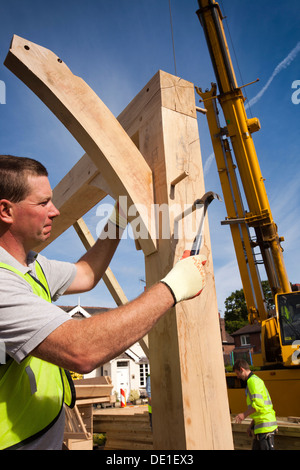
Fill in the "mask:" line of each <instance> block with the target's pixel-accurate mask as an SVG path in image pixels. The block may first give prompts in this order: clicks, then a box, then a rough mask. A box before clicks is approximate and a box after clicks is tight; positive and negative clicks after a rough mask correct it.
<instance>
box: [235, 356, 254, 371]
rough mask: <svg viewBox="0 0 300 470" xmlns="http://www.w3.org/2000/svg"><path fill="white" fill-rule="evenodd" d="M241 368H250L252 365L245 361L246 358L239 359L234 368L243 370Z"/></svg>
mask: <svg viewBox="0 0 300 470" xmlns="http://www.w3.org/2000/svg"><path fill="white" fill-rule="evenodd" d="M241 369H245V370H250V366H249V364H248V362H247V361H245V359H237V360H236V361H235V363H234V364H233V370H241Z"/></svg>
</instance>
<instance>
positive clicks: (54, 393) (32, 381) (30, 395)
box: [0, 261, 76, 450]
mask: <svg viewBox="0 0 300 470" xmlns="http://www.w3.org/2000/svg"><path fill="white" fill-rule="evenodd" d="M0 268H3V269H7V270H9V271H12V272H15V273H16V274H18V275H19V276H21V277H22V278H23V279H25V280H26V281H27V282H28V283H29V284H30V285H31V287H32V290H33V292H34V294H36V295H38V296H39V297H41V298H43V299H45V300H46V301H48V302H51V295H50V291H49V287H48V283H47V280H46V278H45V275H44V273H43V270H42V268H41V266H40V265H39V263H38V262H37V261H36V262H35V269H36V274H37V278H38V279H35V278H33V277H32V276H31V275H30V274H29V273H26V274H23V273H21V272H20V271H18V270H17V269H15V268H13V267H12V266H9V265H7V264H4V263H0ZM75 400H76V397H75V387H74V385H73V382H72V378H71V376H70V373H69V372H68V371H65V370H63V369H61V368H60V367H58V366H55V365H53V364H50V363H48V362H46V361H43V360H41V359H38V358H36V357H32V356H27V357H26V358H25V359H24V360H23V361H22V362H21V363H20V364H18V363H17V362H16V361H15V360H13V359H12V358H10V359H9V360H8V361H7V363H6V364H4V365H1V366H0V449H1V450H3V449H16V448H18V447H19V446H21V445H24V444H27V443H28V442H30V441H32V440H34V439H36V438H38V437H39V436H41V435H42V434H43V433H45V432H46V431H47V430H48V429H50V428H51V426H53V424H54V423H55V422H56V420H57V419H58V417H59V415H60V412H61V411H62V408H63V406H64V403H66V404H67V405H68V406H69V407H71V408H72V407H73V406H74V405H75Z"/></svg>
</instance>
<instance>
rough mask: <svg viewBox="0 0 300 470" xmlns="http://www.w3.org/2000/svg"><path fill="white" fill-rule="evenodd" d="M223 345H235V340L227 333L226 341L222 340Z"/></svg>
mask: <svg viewBox="0 0 300 470" xmlns="http://www.w3.org/2000/svg"><path fill="white" fill-rule="evenodd" d="M222 343H223V344H234V339H233V337H232V335H230V334H229V333H227V331H225V339H223V340H222Z"/></svg>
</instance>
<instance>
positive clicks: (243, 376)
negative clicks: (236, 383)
mask: <svg viewBox="0 0 300 470" xmlns="http://www.w3.org/2000/svg"><path fill="white" fill-rule="evenodd" d="M235 373H236V376H237V378H238V379H241V380H246V379H247V377H248V373H247V371H246V370H245V369H243V368H242V367H241V368H240V369H239V370H236V371H235Z"/></svg>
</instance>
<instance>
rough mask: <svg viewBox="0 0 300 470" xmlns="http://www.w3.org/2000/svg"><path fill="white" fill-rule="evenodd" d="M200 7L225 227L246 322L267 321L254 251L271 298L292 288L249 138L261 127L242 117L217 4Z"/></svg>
mask: <svg viewBox="0 0 300 470" xmlns="http://www.w3.org/2000/svg"><path fill="white" fill-rule="evenodd" d="M198 3H199V10H198V11H197V14H198V17H199V19H200V22H201V24H202V26H203V29H204V33H205V37H206V41H207V44H208V48H209V52H210V56H211V61H212V64H213V67H214V72H215V75H216V80H217V85H218V90H219V94H218V96H217V87H216V85H214V84H213V85H212V88H211V90H210V91H206V92H202V90H201V89H199V88H196V89H197V92H198V93H199V95H200V96H201V98H202V100H203V102H204V103H205V107H206V109H207V114H206V115H207V119H208V124H209V128H210V134H211V138H212V143H213V148H214V152H215V157H216V162H217V166H218V171H219V175H220V180H221V185H222V189H223V194H224V200H225V204H226V210H227V214H228V215H227V221H226V223H228V224H229V225H230V228H231V233H232V237H233V242H234V246H235V251H236V254H237V259H238V264H239V270H240V274H241V278H242V283H243V287H244V293H245V298H246V303H247V307H248V312H249V320H250V322H253V321H255V320H259V321H262V320H265V319H267V318H268V312H267V310H266V304H265V300H264V296H263V292H262V288H261V281H260V278H259V273H258V266H257V264H258V261H257V255H256V254H255V248H256V247H259V249H260V254H261V256H262V259H263V264H264V266H265V269H266V273H267V277H268V280H269V284H270V287H271V290H272V292H273V295H274V296H275V295H276V294H278V293H283V292H290V291H291V287H290V282H289V280H288V276H287V272H286V268H285V264H284V259H283V256H282V248H281V245H280V242H281V241H282V239H281V238H279V236H278V233H277V226H276V224H275V222H274V220H273V217H272V213H271V208H270V205H269V201H268V197H267V193H266V189H265V184H264V178H263V177H262V174H261V170H260V166H259V162H258V158H257V155H256V150H255V146H254V142H253V138H252V133H253V132H255V131H258V130H259V129H260V124H259V120H258V119H257V118H251V119H248V117H247V115H246V110H245V106H244V101H245V98H244V96H243V92H242V90H241V88H240V87H238V85H237V80H236V77H235V73H234V69H233V66H232V61H231V57H230V53H229V49H228V45H227V41H226V37H225V33H224V29H223V24H222V20H223V16H222V13H221V10H220V7H219V5H218V3H216V2H215V1H214V0H198ZM217 101H218V102H219V103H220V106H221V108H222V111H223V115H224V118H225V126H223V127H221V125H220V121H219V116H218V110H217ZM230 144H231V146H232V149H233V152H234V155H235V160H236V166H237V168H238V171H239V177H240V179H241V183H242V186H243V190H244V197H245V200H246V202H247V204H248V207H249V210H248V211H246V210H245V209H244V200H243V197H242V195H241V193H240V190H239V187H238V179H237V176H236V174H235V164H234V163H233V159H232V156H231V150H230ZM250 229H252V231H254V234H255V235H254V238H253V237H252V236H251V235H250Z"/></svg>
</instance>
